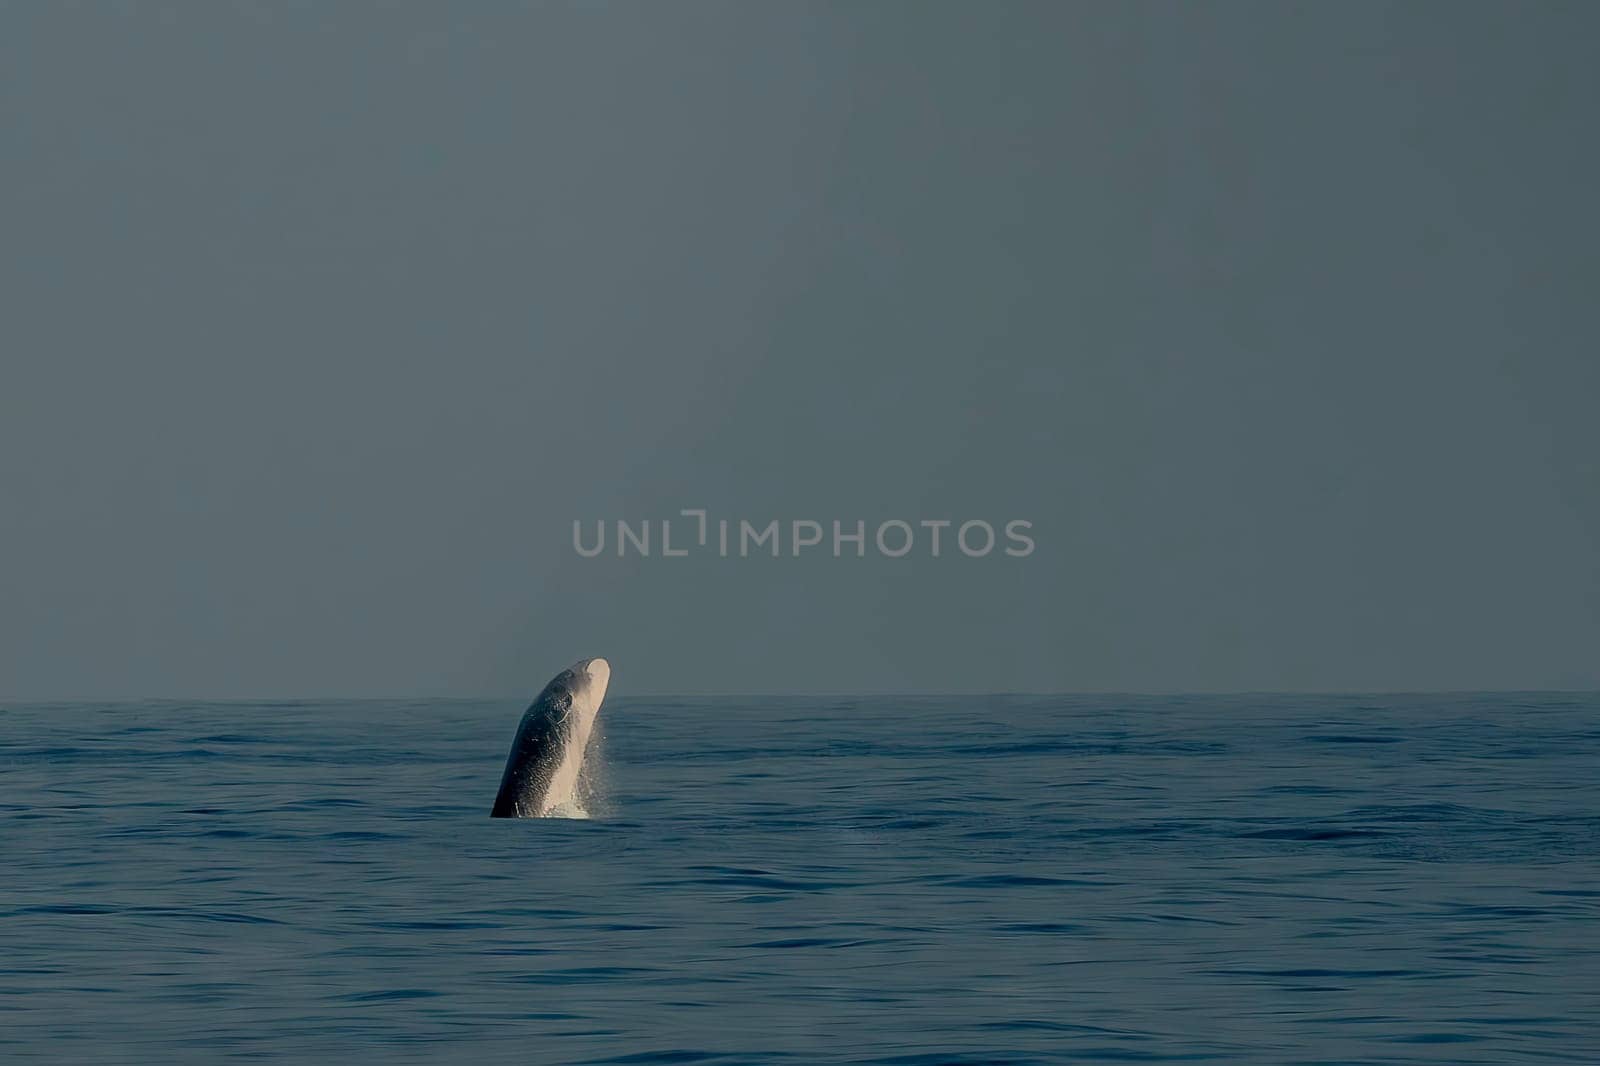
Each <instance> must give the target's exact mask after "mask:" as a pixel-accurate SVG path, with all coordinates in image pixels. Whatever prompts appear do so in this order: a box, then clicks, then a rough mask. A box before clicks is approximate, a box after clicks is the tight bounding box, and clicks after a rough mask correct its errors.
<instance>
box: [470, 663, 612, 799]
mask: <svg viewBox="0 0 1600 1066" xmlns="http://www.w3.org/2000/svg"><path fill="white" fill-rule="evenodd" d="M610 684H611V664H610V663H608V662H606V661H605V660H604V659H600V658H594V659H581V660H579V661H578V662H575V663H573V664H572V665H571V666H569V667H567V668H566V669H565V670H563V671H561V672H560V673H559V674H557V675H556V676H555V677H553V678H551V679H550V683H549V684H548V685H546V686H545V687H544V691H543V692H541V693H539V697H538V699H536V700H534V701H533V705H532V706H531V707H529V708H528V710H527V711H526V712H525V713H524V714H523V716H522V722H521V724H520V725H519V726H518V727H517V735H516V738H515V739H514V740H513V741H512V744H511V754H510V756H508V757H507V759H506V770H505V774H504V775H503V776H502V777H501V779H500V792H499V794H498V795H497V796H496V797H495V803H494V809H493V811H492V812H491V813H492V814H493V815H494V816H495V817H497V818H503V817H511V818H533V817H539V816H540V815H544V814H548V813H549V812H550V811H551V810H553V809H556V808H558V807H560V806H562V805H563V804H566V803H570V802H571V801H572V800H573V799H574V797H575V792H576V790H577V788H578V774H579V771H580V769H581V768H582V766H583V756H584V751H585V750H586V749H587V748H588V745H589V736H590V734H591V733H592V732H593V729H594V721H595V718H596V716H597V715H598V714H599V713H600V704H601V703H602V702H603V701H604V700H605V698H606V688H607V687H608V686H609V685H610Z"/></svg>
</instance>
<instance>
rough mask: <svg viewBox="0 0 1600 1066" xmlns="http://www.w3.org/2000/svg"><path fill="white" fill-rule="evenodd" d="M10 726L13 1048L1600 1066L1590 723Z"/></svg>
mask: <svg viewBox="0 0 1600 1066" xmlns="http://www.w3.org/2000/svg"><path fill="white" fill-rule="evenodd" d="M521 709H522V708H521V706H520V705H518V704H513V703H506V702H497V701H412V702H394V701H380V700H370V701H344V702H326V701H322V702H318V701H306V702H284V703H241V702H233V703H176V702H174V703H138V704H118V705H102V704H94V705H90V704H79V705H64V704H58V705H51V706H23V705H10V706H6V707H4V708H3V709H0V1061H4V1062H33V1061H47V1062H73V1063H78V1062H162V1063H166V1062H214V1061H224V1060H229V1059H234V1058H238V1059H281V1060H288V1061H296V1062H302V1061H305V1062H327V1061H334V1060H339V1061H347V1062H355V1061H361V1062H406V1061H478V1062H518V1063H526V1062H563V1063H565V1062H571V1063H580V1062H581V1063H655V1062H659V1063H696V1062H707V1063H711V1062H716V1063H751V1062H767V1061H789V1062H796V1063H825V1062H875V1063H969V1062H970V1063H978V1062H983V1063H1009V1062H1168V1061H1182V1062H1220V1063H1274V1064H1287V1063H1299V1064H1311V1063H1401V1062H1408V1063H1409V1062H1429V1063H1439V1062H1447V1063H1495V1064H1504V1063H1519V1062H1529V1063H1533V1062H1539V1063H1546V1062H1581V1063H1595V1062H1600V923H1597V921H1596V919H1597V918H1600V876H1597V875H1600V862H1597V858H1600V773H1597V771H1600V696H1594V695H1582V696H1577V695H1563V694H1516V695H1481V694H1477V695H1427V696H1383V697H1376V696H1360V697H1354V696H1314V697H1307V696H1232V697H1222V696H1203V697H1202V696H1195V697H1115V696H1073V697H1021V696H1002V697H961V698H945V697H940V698H918V697H878V696H874V697H859V698H827V699H801V698H783V699H775V698H770V697H752V698H743V699H739V698H717V699H687V698H675V699H656V700H649V699H632V700H630V699H627V698H625V697H622V696H620V695H614V696H613V699H612V700H611V701H609V702H608V704H607V706H606V708H605V710H604V711H603V712H602V715H601V726H600V728H601V730H602V733H603V741H602V742H601V744H600V745H599V747H598V749H597V750H596V751H594V753H593V754H594V755H595V756H596V757H597V759H596V763H595V765H596V767H597V769H598V770H599V771H600V773H599V780H600V782H601V785H602V795H601V802H600V803H599V804H598V809H597V811H596V816H595V817H594V818H592V819H591V820H588V821H581V820H560V819H540V820H525V821H514V820H491V819H490V818H488V816H487V815H488V810H489V805H490V802H491V800H492V798H493V796H494V792H495V788H496V786H497V783H498V781H499V775H500V771H501V768H502V765H503V761H504V758H505V754H506V749H507V748H508V746H509V744H510V741H511V736H512V733H513V731H514V729H515V727H516V723H517V718H518V716H519V714H520V712H521Z"/></svg>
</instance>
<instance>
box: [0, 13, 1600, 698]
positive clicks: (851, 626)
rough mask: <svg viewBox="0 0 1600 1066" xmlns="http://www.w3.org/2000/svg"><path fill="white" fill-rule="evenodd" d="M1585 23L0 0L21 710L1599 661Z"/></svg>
mask: <svg viewBox="0 0 1600 1066" xmlns="http://www.w3.org/2000/svg"><path fill="white" fill-rule="evenodd" d="M1597 35H1600V7H1597V6H1596V5H1592V4H1585V3H1527V4H1515V5H1513V4H1504V3H1472V2H1449V3H1444V2H1409V3H1373V2H1355V3H1341V4H1333V3H1328V4H1279V3H1275V2H1274V3H1267V2H1262V3H1227V2H1219V3H1211V4H1188V5H1177V4H1156V3H1149V4H1144V3H1134V4H1105V3H1092V4H1085V3H1054V2H1052V3H1027V2H1011V3H1005V4H978V3H962V4H956V3H910V2H892V0H878V2H874V3H870V4H847V3H823V2H818V3H792V4H778V3H770V4H743V3H733V2H726V3H703V2H680V3H673V4H653V3H643V2H640V3H571V4H545V3H526V2H520V3H519V2H511V0H502V2H490V3H481V4H465V5H442V4H435V3H420V2H411V3H405V2H402V3H390V4H377V3H342V4H325V3H315V2H298V3H295V2H282V3H273V4H260V3H241V2H235V0H204V2H201V0H193V2H184V3H149V4H110V3H105V4H82V5H76V4H74V5H69V4H59V3H48V2H44V0H38V2H8V3H0V700H54V699H138V698H202V697H213V698H221V697H239V698H257V697H262V698H265V697H274V698H292V697H304V696H426V695H447V694H462V695H476V694H483V695H490V694H493V695H509V694H519V693H520V694H527V693H532V692H535V691H537V690H538V688H540V687H541V686H542V685H543V684H544V682H545V681H546V680H548V678H549V677H550V676H551V675H552V674H554V673H555V672H556V671H557V670H559V669H560V668H562V667H564V666H565V665H567V664H568V663H570V662H572V661H574V660H576V659H578V658H582V657H587V656H591V655H604V656H606V657H607V658H608V659H609V660H610V661H611V663H612V665H613V669H614V679H613V683H612V690H613V693H616V694H623V693H631V694H639V693H666V692H683V693H824V692H832V693H845V692H863V693H865V692H886V691H894V692H926V693H959V692H994V691H1043V692H1052V691H1091V690H1092V691H1142V692H1165V691H1245V690H1251V691H1261V690H1274V691H1278V690H1340V691H1377V690H1398V689H1412V690H1414V689H1435V690H1460V689H1546V688H1562V689H1592V688H1596V687H1600V656H1597V655H1596V649H1597V648H1600V418H1596V415H1595V411H1596V401H1597V398H1600V301H1597V300H1596V299H1595V291H1596V287H1597V282H1600V260H1597V253H1596V249H1597V248H1600V213H1597V210H1596V206H1595V194H1594V190H1595V189H1597V188H1600V155H1597V151H1600V149H1597V142H1596V138H1595V136H1594V103H1595V101H1596V100H1597V99H1600V72H1597V67H1596V64H1595V63H1594V62H1593V42H1594V40H1595V39H1596V37H1597ZM686 508H703V509H706V510H707V511H708V514H709V516H710V518H711V520H712V521H713V522H715V520H716V519H717V518H719V517H722V518H729V519H732V520H733V521H734V522H735V523H737V522H738V521H739V520H747V521H749V522H751V523H753V524H755V525H757V526H761V525H764V524H765V523H766V522H767V521H769V520H773V519H776V520H780V521H782V522H785V523H787V522H791V521H793V520H797V519H799V520H812V521H816V522H818V523H819V524H821V525H822V527H823V528H824V530H828V531H830V532H831V523H832V522H833V521H840V522H842V523H843V524H844V528H845V530H846V531H851V530H853V529H854V524H855V522H857V521H862V522H864V523H866V528H867V531H868V538H869V540H868V550H867V553H866V555H865V557H856V556H855V555H854V554H853V548H851V546H850V545H848V544H847V545H846V546H845V547H846V551H845V553H844V555H843V556H842V557H840V558H835V557H834V556H833V554H832V552H831V549H830V544H829V542H828V540H825V541H824V544H823V545H822V546H821V547H819V548H817V549H814V550H809V551H806V552H802V554H801V555H800V556H798V557H796V556H794V555H793V554H791V553H789V551H788V544H787V541H786V542H785V545H784V554H783V555H782V556H780V557H779V558H776V559H774V558H772V557H770V556H760V555H752V556H750V557H742V558H741V557H737V556H736V555H735V556H734V557H729V558H722V557H720V555H718V554H717V553H715V552H712V551H708V550H704V549H702V550H699V551H695V552H691V553H690V554H689V555H688V556H684V557H670V558H667V557H662V556H661V555H660V553H659V550H658V551H657V552H655V553H654V554H652V555H651V556H649V557H642V556H640V555H638V554H637V553H634V554H630V555H625V556H623V557H618V556H617V555H616V554H615V553H614V551H608V552H606V553H603V554H602V555H600V556H597V557H595V558H585V557H584V556H582V555H581V554H579V553H578V552H577V551H575V550H574V546H573V523H574V521H581V522H583V523H586V527H585V528H587V529H589V530H591V531H592V529H593V524H594V523H596V522H604V523H607V524H612V523H615V522H616V521H617V520H619V519H620V520H627V521H629V522H632V523H634V524H635V526H637V524H638V523H640V522H642V521H644V520H647V519H648V520H652V521H655V522H659V520H660V519H662V518H672V517H674V516H677V515H678V512H679V511H680V510H682V509H686ZM891 519H898V520H902V521H906V522H908V523H909V524H911V525H912V526H913V528H919V527H918V526H917V523H920V522H922V521H941V520H948V521H952V522H954V523H956V524H958V525H959V524H960V523H961V522H965V521H971V520H982V521H987V522H989V523H991V525H992V526H993V527H994V528H996V530H997V531H998V530H1000V528H1001V527H1002V526H1003V524H1004V523H1005V522H1007V521H1011V520H1022V521H1026V522H1028V523H1030V525H1029V527H1028V528H1029V530H1030V531H1031V533H1030V535H1031V537H1032V539H1033V541H1034V548H1033V550H1032V551H1031V552H1030V553H1029V554H1027V555H1025V556H1014V555H1007V554H1005V553H1004V552H1003V551H1000V550H998V549H997V550H995V551H994V552H991V553H989V554H986V555H983V556H981V557H969V556H967V555H965V554H963V553H961V552H959V551H951V550H949V546H948V544H947V545H946V550H945V551H944V552H942V553H941V554H940V555H939V556H938V557H934V556H933V555H932V554H931V553H930V552H929V551H927V550H926V548H924V547H922V546H920V545H919V546H918V547H917V548H916V549H915V550H913V551H912V552H910V553H908V554H907V555H905V556H904V557H900V558H889V557H887V556H885V555H883V554H881V553H879V552H877V551H876V550H875V547H874V546H873V545H872V543H871V539H870V538H871V536H872V530H873V529H875V528H876V526H877V525H878V524H879V523H881V522H883V521H886V520H891ZM680 521H681V522H687V521H688V520H684V519H681V518H680ZM684 528H687V527H684ZM684 528H679V527H676V526H675V528H674V537H675V538H676V537H677V536H678V535H679V534H680V533H682V532H684ZM735 528H737V525H736V526H735ZM613 532H614V530H613ZM946 535H947V536H948V533H947V534H946ZM657 536H658V537H659V528H658V529H657ZM830 539H831V538H830ZM1001 543H1002V545H1004V543H1005V541H1004V537H1003V533H1002V534H1001ZM612 547H613V548H614V545H612ZM657 548H659V543H658V544H657Z"/></svg>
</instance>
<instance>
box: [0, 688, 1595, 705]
mask: <svg viewBox="0 0 1600 1066" xmlns="http://www.w3.org/2000/svg"><path fill="white" fill-rule="evenodd" d="M1519 695H1520V696H1528V695H1549V696H1594V695H1600V688H1479V689H1473V688H1437V689H1422V688H1405V689H1399V688H1397V689H1332V688H1325V689H1057V690H1044V689H1007V690H1000V689H993V690H976V689H975V690H970V691H941V692H931V691H890V690H887V689H880V690H858V691H847V690H842V689H840V690H827V691H793V690H790V691H782V692H756V691H748V692H733V691H727V692H638V693H629V694H627V695H617V696H614V697H613V698H612V700H611V702H613V703H620V702H631V701H634V700H684V699H714V700H726V699H773V698H779V699H840V698H852V699H860V698H873V697H884V698H899V699H963V698H967V699H977V698H995V697H1017V696H1021V697H1050V696H1064V697H1076V696H1096V697H1119V698H1150V697H1185V696H1210V697H1221V696H1350V697H1367V696H1519ZM530 698H532V697H531V696H530V695H529V694H527V693H522V694H516V693H511V694H507V693H499V694H496V693H478V694H462V693H456V694H446V693H426V694H416V695H363V696H356V695H320V696H318V695H299V696H283V695H279V696H78V697H70V696H50V697H44V698H28V697H9V696H6V697H0V709H5V708H7V707H14V706H49V705H60V704H85V703H99V704H137V703H157V704H160V703H295V704H298V703H377V702H384V701H389V702H395V703H417V702H423V701H428V700H436V701H441V702H451V703H469V702H488V701H501V700H505V701H517V700H526V699H530Z"/></svg>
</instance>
